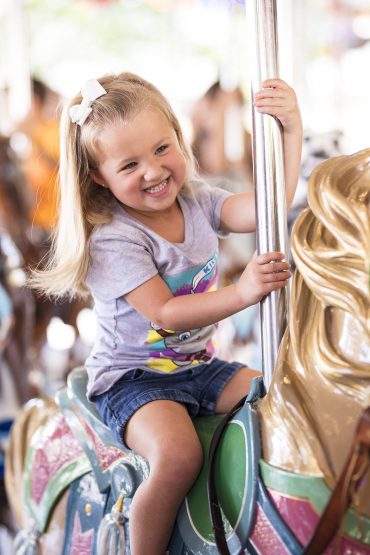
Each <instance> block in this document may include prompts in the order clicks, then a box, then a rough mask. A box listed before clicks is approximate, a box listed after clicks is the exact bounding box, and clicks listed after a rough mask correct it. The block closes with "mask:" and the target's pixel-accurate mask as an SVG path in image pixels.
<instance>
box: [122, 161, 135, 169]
mask: <svg viewBox="0 0 370 555" xmlns="http://www.w3.org/2000/svg"><path fill="white" fill-rule="evenodd" d="M135 166H136V162H130V163H129V164H126V166H123V168H122V170H132V168H134V167H135Z"/></svg>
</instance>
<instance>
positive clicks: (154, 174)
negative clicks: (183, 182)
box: [144, 158, 163, 181]
mask: <svg viewBox="0 0 370 555" xmlns="http://www.w3.org/2000/svg"><path fill="white" fill-rule="evenodd" d="M162 173H163V172H162V169H161V165H160V162H159V160H158V159H156V158H152V159H151V160H149V161H148V162H147V163H146V166H145V168H144V179H145V181H156V180H158V179H160V178H161V177H162Z"/></svg>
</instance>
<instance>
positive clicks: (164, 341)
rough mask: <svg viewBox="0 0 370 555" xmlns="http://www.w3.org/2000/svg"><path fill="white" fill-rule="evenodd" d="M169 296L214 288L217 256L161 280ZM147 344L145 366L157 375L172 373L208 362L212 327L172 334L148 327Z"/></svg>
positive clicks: (213, 327)
mask: <svg viewBox="0 0 370 555" xmlns="http://www.w3.org/2000/svg"><path fill="white" fill-rule="evenodd" d="M164 280H165V281H166V283H167V285H168V286H169V287H170V289H171V291H172V293H173V295H174V296H175V297H178V296H180V295H189V294H192V293H204V292H207V291H215V290H216V289H217V253H216V254H214V255H213V256H212V257H211V258H210V259H209V260H208V262H207V263H206V264H204V266H201V265H198V266H195V267H194V268H192V269H191V270H188V271H186V272H183V273H181V274H178V275H176V276H170V277H164ZM151 326H152V329H151V330H149V332H148V337H147V341H146V342H147V343H149V344H150V353H149V354H150V357H151V358H150V360H149V361H148V362H147V365H148V366H149V367H150V368H153V369H155V370H160V371H161V372H173V371H174V370H177V369H179V368H181V366H189V365H195V364H199V363H202V362H208V361H209V360H210V359H211V358H212V356H213V355H214V352H215V347H214V343H213V341H212V336H213V334H214V331H215V325H211V326H205V327H203V328H198V329H193V330H184V331H173V330H164V329H162V328H160V327H159V326H157V325H156V324H154V323H152V324H151Z"/></svg>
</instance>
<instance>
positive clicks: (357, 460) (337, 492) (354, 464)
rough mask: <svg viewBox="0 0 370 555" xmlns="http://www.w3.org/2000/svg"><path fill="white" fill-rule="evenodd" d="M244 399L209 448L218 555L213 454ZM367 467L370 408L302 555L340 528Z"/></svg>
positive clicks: (220, 538)
mask: <svg viewBox="0 0 370 555" xmlns="http://www.w3.org/2000/svg"><path fill="white" fill-rule="evenodd" d="M245 401H246V397H245V398H243V399H241V400H240V401H239V402H238V403H237V404H236V405H235V406H234V407H233V408H232V409H231V411H230V412H228V413H227V414H226V415H225V416H224V417H223V418H222V420H221V422H220V424H219V425H218V427H217V429H216V431H215V433H214V435H213V438H212V441H211V445H210V449H209V468H208V502H209V508H210V513H211V518H212V525H213V530H214V536H215V542H216V545H217V549H218V551H219V554H220V555H230V551H229V548H228V545H227V540H226V534H225V530H224V525H223V521H222V513H221V508H220V504H219V501H218V497H217V492H216V483H215V471H214V470H215V469H214V466H215V454H216V450H217V447H218V444H219V442H220V439H221V437H222V434H223V432H224V430H225V428H226V425H227V423H228V422H229V420H230V419H231V418H232V417H233V415H234V414H235V413H236V412H237V411H238V410H239V409H240V408H241V407H242V406H243V404H244V403H245ZM369 465H370V407H367V408H366V409H365V410H364V412H363V413H362V415H361V417H360V420H359V423H358V425H357V429H356V432H355V437H354V441H353V444H352V447H351V450H350V454H349V456H348V459H347V461H346V464H345V465H344V468H343V471H342V473H341V475H340V477H339V480H338V482H337V485H336V486H335V488H334V490H333V492H332V495H331V497H330V499H329V501H328V504H327V506H326V508H325V510H324V512H323V513H322V515H321V517H320V520H319V522H318V524H317V526H316V528H315V531H314V533H313V535H312V537H311V540H310V542H309V544H308V545H307V547H306V548H305V549H304V550H303V552H302V555H317V554H318V553H324V552H325V549H326V548H327V546H328V545H329V543H330V542H331V540H332V539H333V538H334V536H335V535H336V534H337V532H338V530H339V529H340V526H341V523H342V520H343V517H344V514H345V512H346V510H347V509H348V507H349V506H350V504H351V502H352V500H353V498H354V496H355V494H356V492H357V490H358V488H359V486H360V484H361V480H362V478H363V476H364V475H365V473H366V471H367V470H368V469H369Z"/></svg>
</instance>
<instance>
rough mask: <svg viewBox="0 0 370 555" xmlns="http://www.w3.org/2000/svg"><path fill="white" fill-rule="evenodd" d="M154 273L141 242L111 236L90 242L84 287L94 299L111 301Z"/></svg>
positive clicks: (150, 258) (152, 262)
mask: <svg viewBox="0 0 370 555" xmlns="http://www.w3.org/2000/svg"><path fill="white" fill-rule="evenodd" d="M157 273H158V270H157V267H156V265H155V263H154V260H153V257H152V255H151V253H150V251H149V249H148V248H147V246H146V245H145V244H144V243H141V242H140V241H135V240H134V239H127V238H125V237H122V236H120V235H112V234H109V235H103V236H95V237H92V238H91V239H90V265H89V269H88V272H87V279H86V284H87V286H88V287H89V288H90V289H91V291H92V293H93V295H94V296H96V297H97V298H100V299H101V300H104V301H110V300H113V299H117V298H119V297H122V296H123V295H126V294H127V293H129V292H130V291H132V290H133V289H136V287H139V285H142V284H143V283H145V282H146V281H148V280H149V279H151V278H152V277H154V276H155V275H156V274H157Z"/></svg>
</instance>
